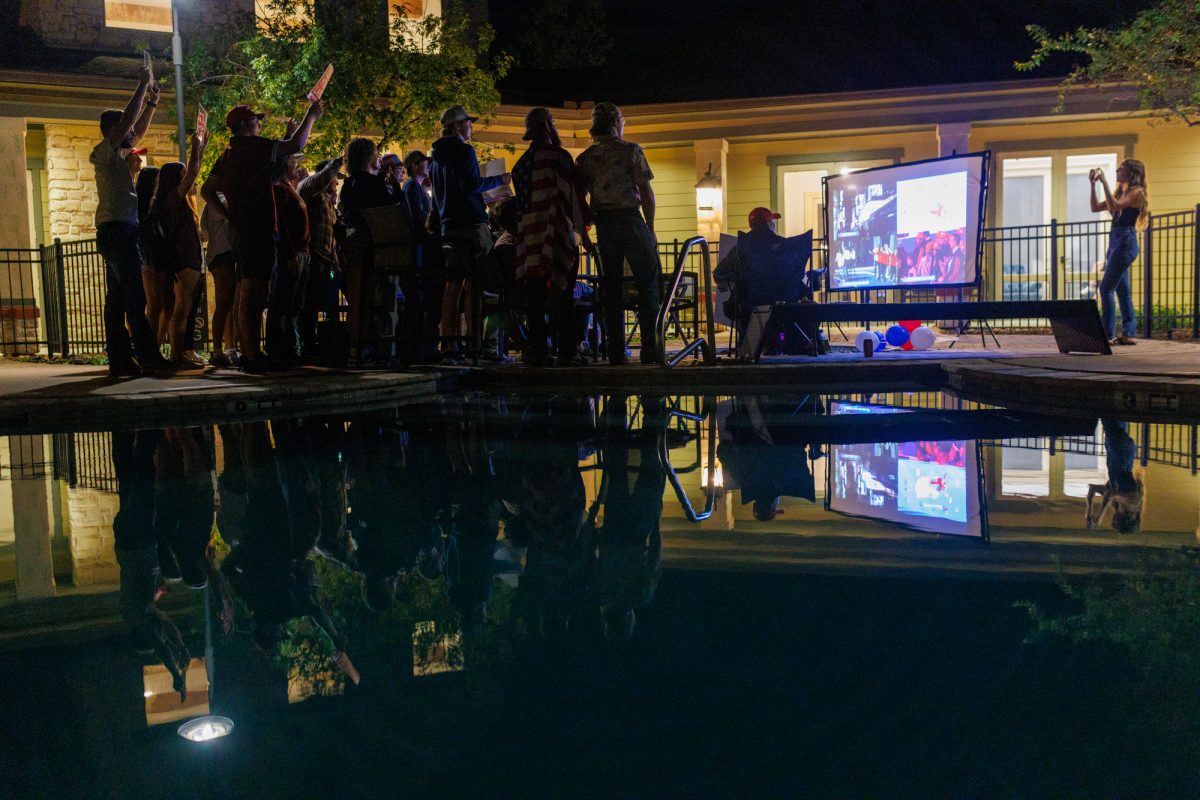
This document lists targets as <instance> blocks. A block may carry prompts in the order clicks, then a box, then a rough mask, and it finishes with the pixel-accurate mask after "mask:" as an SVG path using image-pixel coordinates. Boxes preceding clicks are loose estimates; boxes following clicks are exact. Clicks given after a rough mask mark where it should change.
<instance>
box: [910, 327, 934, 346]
mask: <svg viewBox="0 0 1200 800" xmlns="http://www.w3.org/2000/svg"><path fill="white" fill-rule="evenodd" d="M909 341H910V342H912V346H913V349H914V350H928V349H929V348H931V347H933V345H934V344H935V343H936V342H937V334H936V333H934V332H933V329H931V328H926V327H925V326H924V325H922V326H921V327H919V328H916V329H915V330H914V331H913V332H912V336H910V337H909Z"/></svg>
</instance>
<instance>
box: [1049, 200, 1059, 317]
mask: <svg viewBox="0 0 1200 800" xmlns="http://www.w3.org/2000/svg"><path fill="white" fill-rule="evenodd" d="M1050 299H1051V300H1057V299H1058V220H1057V219H1053V218H1052V219H1051V220H1050Z"/></svg>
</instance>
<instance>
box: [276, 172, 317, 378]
mask: <svg viewBox="0 0 1200 800" xmlns="http://www.w3.org/2000/svg"><path fill="white" fill-rule="evenodd" d="M299 182H300V159H299V157H298V156H292V157H291V158H289V159H288V160H287V161H286V162H285V164H284V167H283V175H282V176H281V178H280V180H278V181H276V182H275V184H274V186H273V187H272V188H273V189H274V192H275V216H276V219H277V221H278V225H279V251H278V252H279V258H278V263H277V264H276V266H275V274H274V275H273V276H272V278H271V292H270V299H269V302H268V304H267V337H266V338H267V355H268V356H269V357H270V358H271V360H272V361H274V362H276V363H277V364H279V365H280V366H294V365H295V364H296V363H298V362H299V358H300V354H299V348H298V347H297V344H298V341H299V337H298V333H299V329H298V327H297V322H298V318H299V315H300V305H301V301H302V299H303V297H304V288H305V286H306V284H307V282H308V266H309V250H308V245H309V228H308V208H307V206H306V204H305V202H304V200H302V199H301V197H300V194H299V193H298V192H297V191H296V184H297V183H299Z"/></svg>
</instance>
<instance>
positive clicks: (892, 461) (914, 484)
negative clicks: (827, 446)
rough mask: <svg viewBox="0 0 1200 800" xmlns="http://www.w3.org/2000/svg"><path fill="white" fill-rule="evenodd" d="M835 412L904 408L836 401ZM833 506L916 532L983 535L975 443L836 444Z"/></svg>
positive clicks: (832, 465) (882, 411)
mask: <svg viewBox="0 0 1200 800" xmlns="http://www.w3.org/2000/svg"><path fill="white" fill-rule="evenodd" d="M830 412H831V413H833V414H897V413H904V412H905V409H902V408H892V407H890V406H872V405H865V404H859V403H842V402H834V403H831V404H830ZM831 455H832V457H831V459H830V462H829V469H830V470H832V472H831V474H830V494H829V507H830V509H832V510H833V511H837V512H839V513H842V514H850V515H853V516H858V517H870V518H872V519H878V520H882V521H884V522H895V523H898V524H900V525H905V526H907V527H910V528H916V529H917V530H922V531H930V532H932V533H947V534H952V535H955V536H982V535H983V521H982V519H981V516H980V503H979V477H980V476H979V462H978V460H977V457H976V447H975V442H974V441H950V442H876V443H871V444H851V445H834V446H833V447H832V453H831Z"/></svg>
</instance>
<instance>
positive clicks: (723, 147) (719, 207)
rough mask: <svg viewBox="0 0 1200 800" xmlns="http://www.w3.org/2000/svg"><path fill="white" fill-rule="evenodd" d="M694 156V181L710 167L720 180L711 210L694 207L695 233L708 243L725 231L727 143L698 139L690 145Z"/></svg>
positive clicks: (722, 140)
mask: <svg viewBox="0 0 1200 800" xmlns="http://www.w3.org/2000/svg"><path fill="white" fill-rule="evenodd" d="M692 150H693V152H694V153H695V156H696V180H697V181H699V180H700V179H701V178H703V177H704V175H705V173H707V171H708V167H709V165H710V164H711V165H712V174H713V175H716V176H717V177H719V178H720V179H721V190H720V193H719V195H717V196H716V197H714V198H713V200H715V202H714V203H713V205H712V208H711V210H709V209H707V208H701V207H700V204H699V203H697V205H696V233H698V234H699V235H701V236H703V237H704V238H705V239H707V240H708V241H710V242H715V241H717V240H718V239H720V238H721V232H722V231H724V230H726V228H727V226H726V222H725V193H726V188H725V160H726V156H727V155H728V154H729V142H728V141H726V140H725V139H699V140H697V141H695V142H693V143H692Z"/></svg>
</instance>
